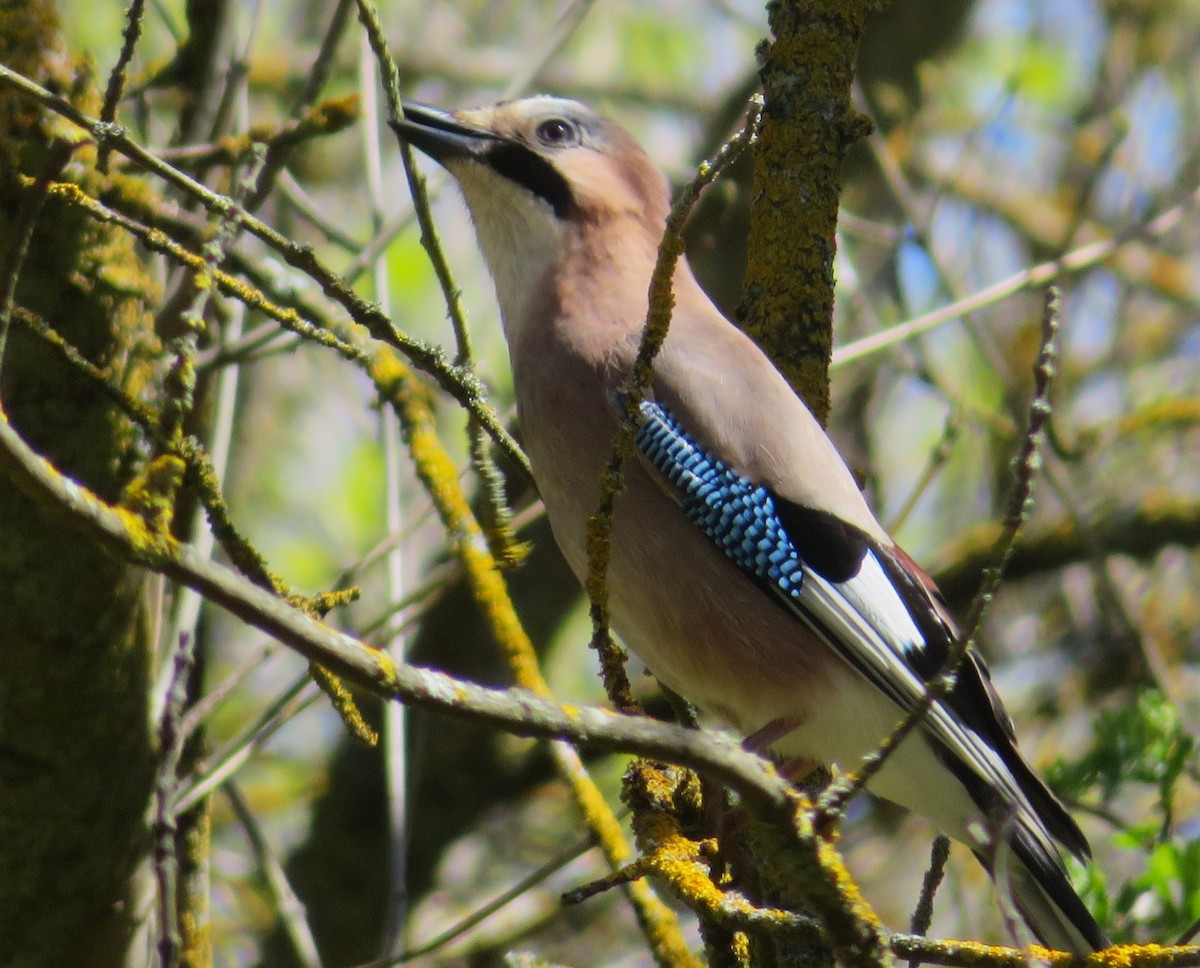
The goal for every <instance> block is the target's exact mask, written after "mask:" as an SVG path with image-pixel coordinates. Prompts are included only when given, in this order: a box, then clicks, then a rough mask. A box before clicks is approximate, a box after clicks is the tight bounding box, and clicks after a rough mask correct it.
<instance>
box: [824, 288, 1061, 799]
mask: <svg viewBox="0 0 1200 968" xmlns="http://www.w3.org/2000/svg"><path fill="white" fill-rule="evenodd" d="M1058 329H1059V293H1058V289H1057V288H1056V287H1054V286H1051V287H1050V288H1049V289H1048V290H1047V291H1046V300H1045V311H1044V313H1043V316H1042V342H1041V348H1040V350H1039V352H1038V358H1037V362H1036V363H1035V364H1034V368H1033V374H1034V392H1033V396H1032V398H1031V399H1030V401H1029V417H1028V425H1027V428H1026V431H1025V436H1024V438H1023V440H1022V443H1021V448H1020V450H1019V451H1018V453H1017V456H1016V458H1015V459H1014V462H1013V465H1014V469H1015V479H1014V481H1013V488H1012V492H1011V494H1010V495H1009V500H1008V506H1007V512H1006V514H1005V516H1004V523H1003V527H1002V529H1001V532H1000V536H999V538H998V540H997V542H996V548H995V551H994V558H993V563H992V565H991V566H990V567H989V568H987V569H985V571H984V576H983V581H982V584H981V585H980V588H979V591H978V592H977V593H976V595H975V598H974V600H973V601H972V602H971V608H970V611H969V612H968V613H967V618H966V621H965V622H964V623H963V626H962V629H961V631H960V632H959V634H958V635H957V637H956V638H955V639H954V641H953V642H952V643H951V645H950V648H949V650H948V652H947V654H946V659H945V661H944V663H943V665H942V670H941V672H940V673H939V674H938V675H937V677H936V678H934V679H932V680H930V681H929V682H928V684H927V685H926V687H925V691H924V693H923V694H922V696H921V698H920V699H919V700H917V702H915V703H914V704H913V706H912V707H911V708H910V709H909V710H908V712H907V713H906V714H905V716H904V718H903V719H902V720H901V721H900V723H899V725H897V727H896V728H895V730H893V731H892V733H891V735H890V736H888V737H887V738H886V739H885V740H884V741H883V742H882V743H880V744H879V747H878V749H876V750H875V752H873V753H872V754H871V755H870V756H867V757H866V758H864V759H863V761H862V763H861V765H860V766H859V768H858V770H856V771H855V772H854V773H852V774H850V775H848V776H845V777H841V778H839V779H838V780H836V781H834V782H833V783H831V784H830V785H829V786H828V788H827V789H826V790H825V792H824V793H823V794H822V795H821V797H820V799H819V800H818V803H817V809H818V810H819V811H821V812H822V813H823V814H824V815H825V816H826V818H831V817H832V816H834V815H836V814H838V813H840V811H841V810H842V808H843V807H844V806H845V804H846V803H847V802H848V801H849V800H850V799H851V798H852V797H854V796H855V795H857V794H858V793H859V792H860V791H861V790H862V789H863V788H864V787H865V786H866V785H867V783H868V782H869V781H870V780H871V778H872V777H874V776H875V775H876V774H877V773H878V772H879V771H880V770H881V769H882V768H883V765H884V764H885V763H886V762H887V760H888V759H889V757H891V755H892V753H894V752H895V750H896V748H897V747H898V746H899V745H900V743H902V742H903V741H904V739H905V738H906V737H907V736H908V735H909V733H911V732H912V731H913V730H914V729H916V728H917V727H918V726H919V725H920V724H921V723H922V721H924V719H925V717H926V716H927V715H928V714H929V710H930V709H932V708H933V707H934V705H935V704H937V703H938V702H940V701H941V700H942V699H943V698H944V697H945V696H946V695H947V694H948V693H949V692H950V690H951V689H953V688H954V684H955V677H956V675H957V673H958V667H959V665H960V664H961V663H962V661H963V658H964V657H965V656H966V654H967V652H968V651H969V650H970V649H971V648H972V646H973V645H974V642H975V636H976V635H977V634H978V632H979V628H980V624H981V623H982V621H983V616H984V613H985V612H986V611H987V608H988V606H989V605H990V604H991V601H992V598H993V597H994V596H995V594H996V591H997V589H998V588H999V587H1000V580H1001V578H1002V577H1003V575H1004V569H1005V566H1006V565H1007V564H1008V560H1009V558H1010V557H1011V556H1012V550H1013V545H1014V544H1015V543H1016V539H1017V534H1018V533H1019V532H1020V530H1021V528H1022V526H1023V525H1024V524H1025V522H1026V521H1027V520H1028V518H1029V515H1030V513H1031V512H1032V510H1033V502H1032V492H1033V481H1034V479H1035V477H1036V476H1037V471H1038V468H1039V466H1040V461H1041V455H1040V448H1041V444H1042V441H1043V439H1044V437H1045V425H1046V421H1047V420H1048V419H1049V417H1050V414H1051V413H1052V409H1051V405H1050V396H1049V394H1050V384H1051V381H1052V380H1053V377H1054V374H1055V368H1056V365H1057V359H1058Z"/></svg>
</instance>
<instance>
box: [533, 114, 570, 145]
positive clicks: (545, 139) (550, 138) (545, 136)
mask: <svg viewBox="0 0 1200 968" xmlns="http://www.w3.org/2000/svg"><path fill="white" fill-rule="evenodd" d="M536 134H537V139H538V141H540V142H541V143H542V144H544V145H549V146H550V147H554V148H561V147H563V146H565V145H574V144H579V129H578V128H577V127H576V126H575V125H574V124H572V123H571V122H570V121H567V120H566V119H565V118H550V119H549V120H548V121H543V122H542V123H541V124H539V125H538V126H537V132H536Z"/></svg>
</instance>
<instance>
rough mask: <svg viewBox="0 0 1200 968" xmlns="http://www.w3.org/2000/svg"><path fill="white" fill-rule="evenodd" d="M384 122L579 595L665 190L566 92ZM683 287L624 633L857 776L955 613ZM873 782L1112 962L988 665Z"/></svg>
mask: <svg viewBox="0 0 1200 968" xmlns="http://www.w3.org/2000/svg"><path fill="white" fill-rule="evenodd" d="M391 123H392V127H393V128H394V130H395V131H396V133H397V135H398V136H399V138H400V139H401V140H402V141H404V142H407V143H408V144H409V145H410V146H411V147H414V148H416V149H418V150H420V151H421V152H423V153H424V154H426V155H428V156H429V157H431V158H432V159H433V160H434V161H436V162H437V163H439V164H440V165H441V166H443V167H444V168H445V169H446V170H447V171H448V172H449V173H450V175H451V176H452V177H453V179H454V180H455V181H456V182H457V184H458V187H459V189H460V191H461V193H462V196H463V198H464V200H465V203H466V207H467V209H468V212H469V214H470V217H471V220H472V221H473V223H474V228H475V234H476V237H477V240H478V243H479V247H480V249H481V251H482V254H483V257H484V261H485V262H486V264H487V267H488V269H489V272H490V274H491V277H492V280H493V282H494V285H495V289H496V296H497V300H498V303H499V307H500V317H501V325H502V327H503V330H504V336H505V341H506V343H507V344H508V349H509V357H510V362H511V366H512V374H513V386H514V389H515V395H516V405H517V421H518V425H519V427H520V431H521V436H522V441H523V445H524V447H525V450H526V452H527V455H528V458H529V462H530V465H531V468H532V472H533V477H534V481H535V483H536V485H537V488H538V491H539V493H540V496H541V498H542V500H543V502H544V504H545V508H546V513H547V515H548V517H549V520H550V525H551V528H552V530H553V533H554V537H555V540H556V542H557V543H558V545H559V546H560V548H561V550H562V552H563V555H564V557H565V558H566V560H567V562H568V564H569V565H570V567H571V569H572V570H573V571H574V572H575V574H576V575H577V576H578V577H579V579H580V581H584V580H585V579H586V576H587V572H588V555H587V547H586V545H587V541H586V528H587V522H588V519H589V517H590V516H591V515H592V514H593V513H594V512H595V511H596V508H597V502H598V494H599V484H598V482H599V480H600V477H601V473H602V471H603V469H604V467H605V466H606V464H607V462H608V460H609V458H610V456H611V454H612V451H613V445H614V439H615V436H616V433H617V431H618V428H619V426H620V421H621V415H622V413H623V409H624V407H625V404H626V401H627V396H626V389H625V388H626V382H627V380H628V377H629V374H630V371H631V369H632V366H633V363H634V360H635V357H636V355H637V352H638V347H639V344H640V341H641V336H642V332H643V329H644V326H645V321H646V315H647V309H648V300H649V296H648V293H649V286H650V277H651V273H652V271H653V267H654V265H655V261H656V258H657V253H658V248H659V244H660V242H661V239H662V237H663V233H664V230H665V224H666V219H667V216H668V214H669V211H670V203H671V191H670V187H669V183H668V181H667V179H666V177H665V176H664V175H663V173H662V172H661V171H660V169H659V168H658V167H657V166H656V165H655V164H654V163H653V162H652V161H651V160H650V158H649V157H648V156H647V155H646V153H645V152H644V151H643V150H642V148H641V147H640V146H639V145H638V144H637V142H636V141H635V140H634V139H633V137H632V136H630V135H629V134H628V133H627V132H626V131H625V130H624V129H623V128H621V127H620V126H619V125H617V124H616V123H615V122H613V121H611V120H608V119H607V118H605V117H603V116H601V115H600V114H598V113H597V112H595V111H594V110H592V109H591V108H589V107H588V106H586V105H584V104H582V103H580V102H578V101H574V100H569V99H566V98H560V97H556V96H551V95H545V94H539V95H532V96H528V97H524V98H521V99H517V100H509V101H502V102H499V103H497V104H491V105H486V106H483V107H476V108H469V109H463V110H458V111H454V112H448V111H445V110H442V109H440V108H436V107H433V106H431V105H426V104H420V103H416V102H411V101H406V102H404V105H403V117H398V118H396V119H394V120H393V121H392V122H391ZM673 295H674V300H675V305H674V311H673V315H672V320H671V324H670V329H669V332H668V335H667V337H666V340H665V342H664V344H663V345H662V348H661V350H660V353H659V355H658V357H657V358H656V360H655V364H654V370H653V376H652V378H651V380H650V383H649V386H648V388H647V392H646V395H645V398H644V400H642V401H641V402H640V404H639V405H638V407H637V418H638V425H637V430H636V437H635V442H636V458H635V459H633V460H631V461H629V462H627V465H626V467H625V468H624V480H623V489H622V492H621V494H620V496H619V498H618V500H617V502H616V507H615V513H614V517H613V526H612V532H611V552H610V559H609V563H608V595H609V610H610V615H611V623H612V627H613V628H614V629H615V630H616V631H617V632H618V633H619V635H620V637H621V638H622V640H623V641H624V642H625V644H626V645H627V646H628V647H629V648H630V649H631V650H632V651H633V652H634V653H635V654H636V655H637V656H638V657H639V658H640V659H641V660H642V661H643V662H645V664H646V666H647V667H648V668H649V669H650V671H651V672H652V673H653V674H654V675H655V676H656V677H657V678H658V679H659V680H660V681H661V682H662V683H663V684H664V685H665V686H667V687H668V688H670V689H671V690H673V691H674V692H676V693H677V694H679V695H681V696H683V697H684V698H685V699H687V700H688V701H689V702H691V703H693V704H695V705H696V706H698V707H699V708H701V709H702V710H704V711H705V712H707V713H709V714H711V715H713V716H715V717H716V718H718V719H720V720H722V721H724V722H725V723H727V724H728V725H729V726H730V727H731V728H733V729H735V730H738V731H740V733H741V734H742V735H743V736H749V737H758V738H760V740H761V742H762V743H763V745H764V746H766V747H768V751H769V752H770V753H771V754H773V755H776V756H778V757H780V758H781V759H783V760H788V761H793V762H800V763H811V764H836V765H837V766H838V767H839V768H840V769H843V770H847V771H849V770H853V769H854V768H855V766H856V765H857V764H859V763H861V761H862V760H863V758H864V757H866V756H867V755H869V754H870V753H871V752H872V751H874V750H875V749H876V748H877V747H878V745H879V743H880V742H881V740H883V739H884V738H885V737H887V736H888V735H889V734H890V733H891V732H892V730H893V729H894V728H895V726H896V724H897V722H898V721H899V720H900V719H902V718H903V716H904V714H905V713H906V712H908V711H909V710H911V709H912V708H913V706H914V705H915V704H916V703H918V702H919V701H920V700H921V697H922V696H923V695H924V693H925V692H926V685H927V683H928V682H929V681H930V680H931V679H932V678H934V677H936V676H937V675H938V674H939V672H940V671H941V670H942V666H943V664H944V663H945V661H946V659H947V656H948V654H949V653H950V650H951V649H952V647H953V644H954V642H955V637H956V635H957V630H956V628H955V626H954V622H953V619H952V618H951V616H950V615H949V613H948V611H947V610H946V608H945V606H944V603H943V602H942V601H941V599H940V596H939V595H938V593H937V590H936V587H935V586H934V584H933V582H932V580H931V579H929V578H928V576H926V575H925V573H924V572H922V571H921V570H920V568H919V567H918V566H917V565H916V563H915V562H914V561H913V560H912V559H911V558H909V557H908V555H907V554H905V553H904V552H903V551H902V550H901V548H900V547H899V546H898V545H897V544H896V543H895V542H894V541H893V540H892V539H891V537H890V536H889V535H888V534H887V532H886V531H885V530H884V528H883V527H882V526H881V525H880V524H879V522H878V521H877V520H876V518H875V516H874V514H873V513H872V512H871V510H870V508H869V506H868V504H867V501H866V499H865V497H864V495H863V493H862V491H861V490H860V488H859V487H858V485H857V483H856V480H855V478H854V476H853V474H852V473H851V471H850V470H849V468H848V467H847V465H846V463H845V462H844V461H843V459H842V457H841V456H840V454H839V453H838V451H837V449H836V447H835V445H834V444H833V443H832V441H831V440H830V438H829V437H828V436H827V435H826V433H825V431H824V429H823V428H822V427H821V425H820V424H819V423H818V421H817V420H816V418H815V417H814V416H813V414H812V413H811V411H810V410H809V409H808V407H807V406H806V405H805V404H804V402H803V401H802V400H801V399H800V397H799V396H797V394H796V393H795V392H794V391H793V389H792V387H791V386H790V384H789V383H788V382H787V380H786V379H785V378H784V377H783V376H782V375H781V374H780V372H779V371H778V370H777V369H776V367H775V366H774V365H773V364H772V362H771V360H770V359H769V358H768V357H767V356H766V355H765V353H764V352H763V351H762V350H761V349H759V347H758V346H757V345H756V344H755V343H754V342H753V341H752V340H751V339H750V338H749V337H748V336H746V335H745V334H744V333H743V332H742V331H741V330H740V329H739V328H738V327H737V326H735V325H734V324H733V323H731V322H730V321H729V320H728V319H726V318H725V316H724V315H723V314H722V313H721V312H720V311H719V310H718V309H717V308H716V306H715V305H714V304H713V303H712V301H711V300H710V299H709V298H708V296H707V295H706V294H705V293H704V291H703V290H702V289H701V287H700V285H699V284H698V283H697V281H696V280H695V278H694V277H693V275H692V272H691V270H690V268H689V267H688V264H687V261H686V258H684V259H681V260H680V261H679V263H678V265H677V268H676V270H675V274H674V277H673ZM868 789H869V790H870V791H871V792H872V793H873V794H874V795H876V796H880V797H882V798H884V799H886V800H890V801H893V802H895V803H897V804H899V805H901V806H902V807H905V808H907V809H909V810H912V811H914V812H916V813H918V814H921V815H923V816H925V817H927V818H928V819H929V820H930V821H932V823H933V824H934V825H935V826H936V827H937V828H938V829H940V830H941V831H942V832H943V833H945V834H947V835H948V836H949V837H951V838H952V839H954V840H957V841H959V842H961V843H963V844H965V845H966V846H967V847H968V848H969V849H970V850H971V851H972V852H973V853H974V854H975V856H976V857H977V858H978V859H979V860H980V861H981V862H982V863H983V865H984V867H985V868H986V869H987V870H988V872H989V873H990V874H992V876H993V878H995V879H997V881H998V882H1000V883H1001V885H1002V888H1003V889H1006V890H1007V891H1008V892H1010V894H1011V897H1012V899H1013V901H1014V903H1015V906H1016V908H1017V910H1018V911H1019V912H1020V913H1021V915H1022V917H1023V918H1024V920H1025V921H1026V922H1027V924H1028V925H1029V927H1030V929H1031V930H1032V932H1033V934H1034V935H1035V936H1036V937H1037V938H1038V940H1039V941H1040V942H1041V943H1042V944H1044V945H1046V946H1047V947H1050V948H1055V949H1059V950H1064V951H1068V952H1072V953H1076V954H1086V953H1090V952H1092V951H1095V950H1099V949H1102V948H1105V947H1107V946H1108V944H1109V941H1108V939H1107V938H1106V937H1105V935H1104V932H1103V931H1102V930H1101V928H1100V927H1099V926H1098V924H1097V923H1096V921H1095V920H1094V919H1093V917H1092V915H1091V914H1090V913H1089V911H1088V909H1087V907H1086V906H1085V904H1084V903H1083V901H1082V900H1081V899H1080V897H1079V895H1078V894H1077V893H1076V892H1075V890H1074V888H1073V887H1072V885H1071V882H1070V880H1069V879H1068V877H1067V874H1066V873H1065V868H1064V865H1063V861H1062V853H1061V852H1063V851H1065V852H1066V853H1068V854H1071V855H1073V856H1075V857H1077V858H1079V859H1081V860H1083V859H1086V858H1087V857H1089V856H1090V848H1089V846H1088V842H1087V840H1086V838H1085V836H1084V834H1083V832H1082V831H1081V830H1080V829H1079V827H1078V825H1077V824H1076V823H1075V821H1074V820H1073V819H1072V818H1071V816H1070V815H1069V813H1068V812H1067V810H1066V809H1065V808H1064V807H1063V805H1062V804H1061V803H1060V801H1059V800H1058V799H1057V798H1056V797H1055V795H1054V794H1053V793H1052V792H1051V791H1050V789H1049V788H1048V787H1047V786H1046V785H1045V783H1044V782H1043V781H1042V780H1041V779H1040V778H1039V777H1038V776H1037V774H1036V773H1035V772H1034V770H1033V768H1032V767H1031V766H1030V764H1029V763H1028V761H1027V760H1026V759H1025V758H1024V756H1023V755H1022V753H1021V752H1020V750H1019V749H1018V748H1017V741H1016V735H1015V732H1014V728H1013V724H1012V721H1011V719H1010V718H1009V716H1008V714H1007V712H1006V711H1005V709H1004V705H1003V703H1002V702H1001V700H1000V697H999V695H998V694H997V692H996V690H995V689H994V687H993V685H992V682H991V678H990V675H989V673H988V670H987V667H986V665H985V664H984V661H983V659H982V658H981V657H980V656H979V654H978V653H977V652H976V651H975V650H974V649H971V650H968V651H967V653H966V656H965V658H964V660H963V661H962V664H961V666H960V668H959V670H958V673H957V678H956V681H955V684H954V686H953V688H952V689H950V690H949V692H948V693H947V694H946V695H944V696H943V697H942V698H940V699H938V700H937V701H936V702H934V703H933V705H932V708H931V709H930V710H929V713H928V715H926V716H925V718H924V719H923V720H922V721H921V724H920V726H919V728H918V729H916V730H914V731H913V732H912V733H911V734H910V735H909V736H908V737H907V738H906V739H905V740H904V741H903V742H902V743H900V744H899V746H898V747H897V748H896V749H895V751H894V755H892V756H891V758H890V759H888V760H887V761H886V763H885V764H884V766H883V767H882V769H880V770H879V772H878V773H877V774H876V775H875V776H874V777H873V779H872V780H871V781H870V783H869V785H868ZM998 872H999V873H998ZM1000 874H1002V875H1003V876H1000Z"/></svg>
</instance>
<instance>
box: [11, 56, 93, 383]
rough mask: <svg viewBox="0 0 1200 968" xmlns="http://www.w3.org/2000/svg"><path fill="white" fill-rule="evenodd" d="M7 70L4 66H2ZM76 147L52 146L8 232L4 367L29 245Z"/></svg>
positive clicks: (61, 142) (57, 143)
mask: <svg viewBox="0 0 1200 968" xmlns="http://www.w3.org/2000/svg"><path fill="white" fill-rule="evenodd" d="M0 70H3V67H0ZM74 150H75V146H74V145H72V144H71V143H70V142H68V141H64V140H62V139H59V140H56V141H54V142H53V143H51V145H50V148H49V150H48V151H47V152H46V160H45V163H44V164H43V165H42V172H41V174H40V175H38V177H37V180H36V181H33V182H30V183H28V184H26V186H25V194H24V197H23V198H22V199H21V205H20V207H19V208H18V209H17V213H16V216H15V217H14V218H13V220H12V223H11V224H10V225H9V226H8V228H7V230H6V233H5V234H6V235H8V236H9V239H10V241H9V244H8V247H7V248H6V249H5V251H4V260H3V262H0V366H2V365H3V363H4V350H5V347H6V346H7V344H8V330H9V327H10V325H11V324H12V317H13V311H14V308H15V306H16V297H17V281H18V280H19V279H20V277H21V269H22V267H23V266H24V265H25V257H26V256H27V255H28V254H29V243H30V241H31V240H32V239H33V230H34V228H36V226H37V220H38V216H39V215H40V214H41V212H42V206H43V205H45V204H46V198H47V197H48V196H49V191H50V186H51V185H52V184H53V182H54V179H55V178H57V177H58V175H59V173H60V172H61V171H62V170H63V167H64V166H65V165H66V163H67V161H68V160H70V157H71V152H72V151H74Z"/></svg>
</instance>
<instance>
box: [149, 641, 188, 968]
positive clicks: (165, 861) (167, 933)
mask: <svg viewBox="0 0 1200 968" xmlns="http://www.w3.org/2000/svg"><path fill="white" fill-rule="evenodd" d="M194 655H195V653H194V651H193V644H192V637H191V636H190V635H181V636H180V637H179V644H178V647H177V648H176V650H175V660H174V667H173V670H172V674H171V683H170V687H169V688H168V689H167V700H166V702H165V703H164V704H163V711H162V716H161V718H160V719H159V724H158V743H159V754H158V757H159V758H158V771H157V774H156V776H155V780H154V806H155V809H154V877H155V880H156V881H157V884H158V932H159V933H158V955H159V963H160V965H161V966H162V968H174V966H175V965H176V963H177V959H178V957H179V927H178V923H177V919H176V907H175V906H176V897H175V884H176V877H177V874H178V860H177V858H176V855H175V816H176V814H175V810H174V806H173V801H174V799H175V791H176V788H177V786H178V783H179V777H178V776H177V775H176V770H177V768H178V766H179V758H180V756H181V755H182V754H183V733H182V732H181V731H180V729H179V723H180V719H181V717H182V715H183V709H184V704H185V703H186V702H187V693H188V678H189V677H190V675H191V671H192V661H193V658H194Z"/></svg>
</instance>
